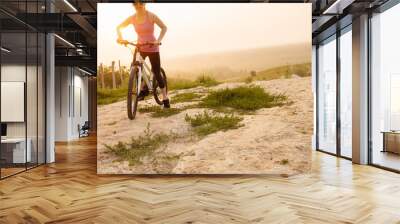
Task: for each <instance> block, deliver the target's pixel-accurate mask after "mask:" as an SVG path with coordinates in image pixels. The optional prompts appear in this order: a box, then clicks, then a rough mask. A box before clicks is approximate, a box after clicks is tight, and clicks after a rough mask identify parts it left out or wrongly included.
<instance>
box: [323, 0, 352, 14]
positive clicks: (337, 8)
mask: <svg viewBox="0 0 400 224" xmlns="http://www.w3.org/2000/svg"><path fill="white" fill-rule="evenodd" d="M354 1H355V0H336V1H335V2H334V3H333V4H332V5H330V6H329V7H328V8H327V9H326V10H325V11H324V12H323V13H322V14H324V15H326V14H342V13H343V10H344V9H345V8H347V7H348V6H349V5H351V4H352V3H353V2H354Z"/></svg>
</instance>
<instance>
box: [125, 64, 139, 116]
mask: <svg viewBox="0 0 400 224" xmlns="http://www.w3.org/2000/svg"><path fill="white" fill-rule="evenodd" d="M137 86H138V69H137V68H134V69H133V71H132V73H131V74H130V76H129V83H128V97H127V109H128V118H129V119H131V120H133V119H135V117H136V110H137V105H138V93H137V90H138V88H137Z"/></svg>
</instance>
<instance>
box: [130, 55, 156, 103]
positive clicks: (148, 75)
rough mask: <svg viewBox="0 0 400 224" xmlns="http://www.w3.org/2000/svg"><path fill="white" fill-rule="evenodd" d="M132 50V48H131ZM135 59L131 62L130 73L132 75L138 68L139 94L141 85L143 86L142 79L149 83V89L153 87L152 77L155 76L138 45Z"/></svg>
mask: <svg viewBox="0 0 400 224" xmlns="http://www.w3.org/2000/svg"><path fill="white" fill-rule="evenodd" d="M131 51H132V49H131ZM133 55H134V56H133V61H132V63H131V68H130V71H129V75H132V72H133V71H134V69H135V68H137V69H138V79H137V80H138V85H137V90H136V91H137V94H138V95H139V94H140V91H141V89H142V88H141V86H142V79H143V80H144V82H145V84H146V85H147V87H148V89H149V91H151V90H152V89H153V83H152V81H153V80H152V79H153V77H154V74H153V72H152V71H151V68H150V66H149V65H148V64H147V63H146V61H145V59H144V58H143V57H142V56H141V55H140V52H139V51H138V49H137V47H135V50H134V51H133Z"/></svg>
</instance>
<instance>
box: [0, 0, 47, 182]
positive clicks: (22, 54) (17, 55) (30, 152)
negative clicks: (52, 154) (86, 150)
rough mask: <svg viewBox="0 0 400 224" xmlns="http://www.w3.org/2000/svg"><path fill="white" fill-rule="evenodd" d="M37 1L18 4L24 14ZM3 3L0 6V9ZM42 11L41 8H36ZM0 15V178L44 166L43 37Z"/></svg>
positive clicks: (22, 24) (35, 4)
mask: <svg viewBox="0 0 400 224" xmlns="http://www.w3.org/2000/svg"><path fill="white" fill-rule="evenodd" d="M38 2H39V1H34V2H29V3H28V4H27V3H26V1H23V2H22V1H21V2H18V7H19V8H20V9H21V10H23V11H24V12H36V11H35V10H39V5H38V4H39V3H38ZM1 4H3V3H0V6H1ZM40 10H43V8H40ZM8 17H9V15H6V14H4V13H1V12H0V18H1V19H2V21H4V19H5V18H7V20H8V21H13V22H15V24H13V26H12V30H11V29H10V27H6V25H7V24H5V23H0V26H1V27H0V47H1V57H0V71H1V73H0V82H1V85H0V89H1V91H0V92H1V97H0V102H1V104H0V111H1V114H0V121H1V122H0V123H1V144H0V178H1V179H3V178H6V177H8V176H11V175H14V174H16V173H19V172H22V171H25V170H27V169H30V168H33V167H36V166H38V165H40V164H43V163H45V156H46V155H45V154H46V153H45V89H46V88H45V57H46V56H45V41H46V40H45V35H44V34H43V33H41V32H39V31H37V30H35V29H34V28H32V27H30V26H28V25H27V24H24V23H21V22H17V21H15V20H14V18H11V17H9V18H8Z"/></svg>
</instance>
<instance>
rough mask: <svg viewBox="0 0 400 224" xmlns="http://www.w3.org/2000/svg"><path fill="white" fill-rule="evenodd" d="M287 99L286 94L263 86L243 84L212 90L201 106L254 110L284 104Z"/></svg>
mask: <svg viewBox="0 0 400 224" xmlns="http://www.w3.org/2000/svg"><path fill="white" fill-rule="evenodd" d="M286 101H287V97H286V96H284V95H274V94H270V93H268V92H265V91H264V89H263V88H261V87H256V86H250V87H246V86H241V87H236V88H233V89H228V88H226V89H222V90H217V91H214V92H211V93H210V94H209V95H208V96H206V97H205V98H204V99H203V100H202V102H201V103H200V106H203V107H208V108H214V109H218V108H221V107H230V108H234V109H239V110H244V111H254V110H258V109H261V108H270V107H275V106H282V105H284V104H285V103H286Z"/></svg>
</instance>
